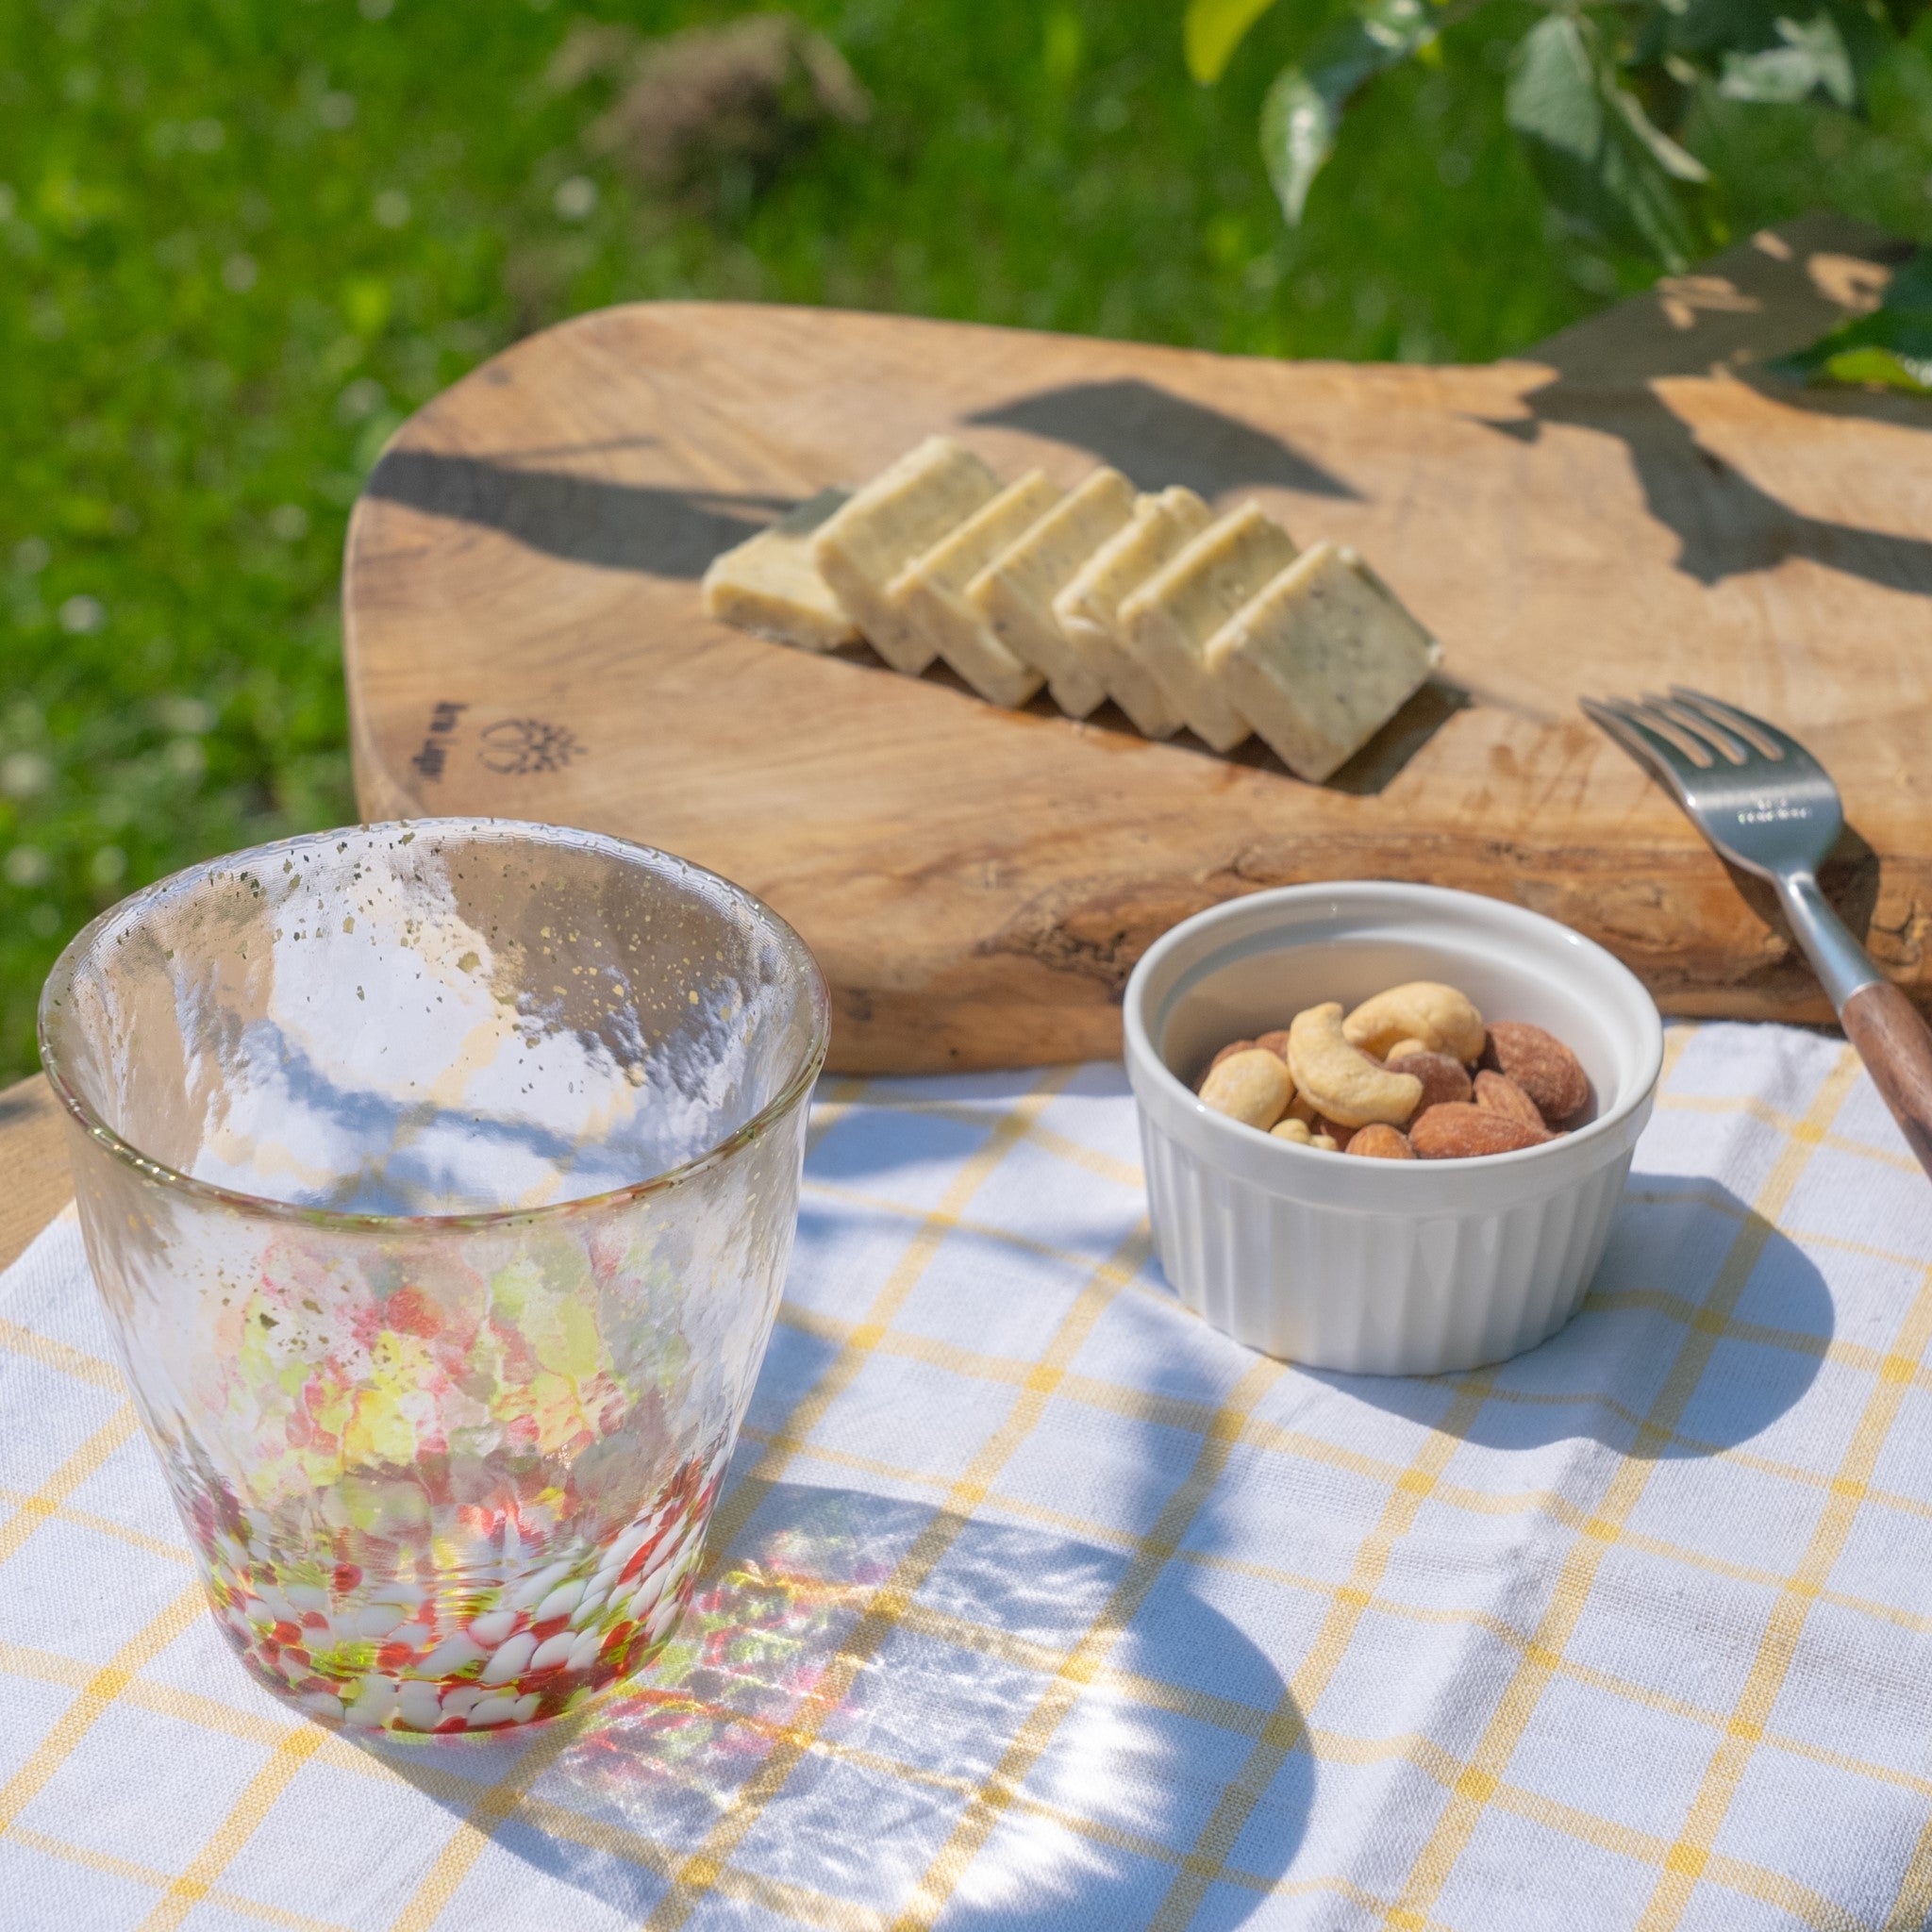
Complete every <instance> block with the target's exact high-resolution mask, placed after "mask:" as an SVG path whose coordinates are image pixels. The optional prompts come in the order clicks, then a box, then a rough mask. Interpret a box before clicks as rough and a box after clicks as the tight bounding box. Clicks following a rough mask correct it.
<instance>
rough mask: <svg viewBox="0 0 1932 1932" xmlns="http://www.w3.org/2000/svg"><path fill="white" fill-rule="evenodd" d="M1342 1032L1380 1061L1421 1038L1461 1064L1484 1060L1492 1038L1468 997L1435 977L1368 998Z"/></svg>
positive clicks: (1345, 1023) (1346, 1022) (1426, 1044)
mask: <svg viewBox="0 0 1932 1932" xmlns="http://www.w3.org/2000/svg"><path fill="white" fill-rule="evenodd" d="M1341 1031H1342V1037H1343V1038H1344V1039H1345V1040H1346V1041H1348V1043H1349V1044H1350V1045H1351V1046H1358V1047H1360V1048H1361V1050H1362V1051H1363V1052H1364V1053H1372V1054H1374V1055H1376V1056H1378V1057H1380V1056H1385V1055H1386V1054H1387V1053H1388V1052H1389V1050H1390V1049H1391V1047H1393V1046H1395V1045H1396V1044H1397V1043H1398V1042H1400V1041H1405V1040H1419V1041H1422V1043H1423V1044H1424V1046H1426V1047H1428V1048H1430V1049H1431V1050H1432V1051H1434V1052H1436V1053H1446V1054H1453V1055H1454V1056H1455V1057H1456V1058H1457V1059H1459V1060H1473V1059H1478V1058H1481V1056H1482V1050H1483V1041H1484V1040H1485V1038H1486V1037H1487V1034H1486V1029H1485V1028H1484V1025H1483V1016H1482V1015H1481V1014H1480V1013H1479V1012H1477V1011H1476V1009H1475V1008H1474V1005H1473V1004H1472V1003H1471V1001H1470V999H1469V997H1468V995H1467V994H1465V993H1461V992H1458V991H1457V990H1456V988H1454V987H1453V986H1444V985H1442V984H1441V982H1440V981H1439V980H1434V979H1412V980H1410V981H1409V982H1408V984H1407V986H1391V988H1390V989H1389V991H1387V992H1378V993H1377V994H1376V995H1375V996H1374V999H1369V1000H1364V1001H1363V1002H1362V1003H1361V1005H1360V1006H1358V1007H1357V1008H1356V1009H1355V1011H1354V1012H1352V1013H1351V1014H1350V1015H1349V1016H1348V1018H1347V1020H1346V1021H1345V1022H1344V1023H1343V1024H1342V1028H1341ZM1297 1077H1299V1076H1297ZM1337 1118H1338V1119H1339V1118H1340V1116H1339V1115H1338V1116H1337Z"/></svg>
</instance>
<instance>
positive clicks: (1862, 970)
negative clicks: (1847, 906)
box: [1772, 872, 1884, 1013]
mask: <svg viewBox="0 0 1932 1932" xmlns="http://www.w3.org/2000/svg"><path fill="white" fill-rule="evenodd" d="M1772 883H1773V884H1774V886H1776V888H1777V896H1778V901H1779V903H1780V904H1781V905H1782V906H1783V907H1784V908H1785V917H1786V918H1787V919H1788V920H1790V923H1791V930H1792V932H1794V933H1795V934H1796V935H1797V939H1798V943H1799V944H1800V945H1801V946H1803V947H1804V949H1805V957H1806V958H1807V959H1809V960H1810V962H1811V967H1812V971H1813V972H1815V973H1816V974H1818V978H1819V982H1820V984H1821V985H1822V986H1823V987H1824V991H1825V992H1826V994H1827V995H1828V996H1829V998H1830V1000H1831V1004H1832V1009H1833V1011H1835V1012H1840V1013H1841V1012H1843V1011H1844V1006H1845V1002H1846V1001H1847V1000H1848V999H1850V998H1851V996H1852V995H1853V994H1854V993H1855V992H1857V990H1858V989H1859V988H1860V987H1861V986H1872V985H1874V984H1875V983H1876V982H1877V981H1878V980H1880V979H1882V978H1883V977H1884V975H1883V974H1881V973H1880V972H1879V971H1878V969H1877V967H1875V966H1874V965H1873V963H1872V959H1871V956H1870V955H1869V954H1868V953H1867V952H1866V951H1865V949H1864V947H1863V946H1861V945H1860V944H1859V943H1858V942H1857V940H1856V939H1854V938H1853V937H1852V934H1851V930H1850V928H1849V927H1848V926H1847V925H1846V924H1845V923H1844V921H1843V920H1841V919H1840V917H1839V916H1838V914H1837V913H1836V912H1834V911H1833V910H1832V909H1831V907H1830V904H1829V903H1828V902H1827V901H1826V899H1825V896H1824V892H1822V891H1820V890H1819V886H1818V880H1817V877H1816V876H1815V875H1814V874H1811V873H1808V872H1800V873H1786V874H1780V875H1779V876H1777V877H1775V878H1774V879H1773V881H1772Z"/></svg>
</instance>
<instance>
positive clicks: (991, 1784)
mask: <svg viewBox="0 0 1932 1932" xmlns="http://www.w3.org/2000/svg"><path fill="white" fill-rule="evenodd" d="M1130 1569H1131V1562H1130V1559H1129V1558H1128V1557H1126V1556H1125V1555H1124V1554H1123V1553H1121V1552H1119V1551H1114V1550H1107V1549H1101V1548H1098V1547H1094V1546H1091V1545H1089V1544H1085V1543H1082V1542H1080V1541H1074V1540H1072V1539H1067V1538H1062V1537H1059V1536H1057V1535H1054V1534H1053V1533H1051V1532H1050V1531H1044V1530H1041V1529H1039V1528H1036V1527H1032V1526H1028V1525H1015V1524H1011V1523H1008V1522H1001V1521H990V1520H987V1519H984V1518H973V1517H961V1516H958V1515H951V1514H949V1513H947V1512H944V1511H941V1510H939V1509H936V1508H934V1507H931V1506H930V1505H928V1504H924V1503H921V1502H918V1501H916V1500H902V1499H898V1498H894V1497H891V1496H882V1495H877V1494H870V1493H865V1492H862V1491H854V1490H841V1489H822V1488H813V1487H809V1486H805V1485H793V1484H774V1485H773V1486H772V1487H771V1489H770V1490H769V1491H768V1492H767V1493H766V1494H765V1495H764V1496H763V1497H762V1499H761V1500H760V1501H759V1502H758V1507H757V1508H756V1509H755V1510H754V1512H753V1514H752V1515H751V1517H750V1519H749V1521H748V1522H747V1524H746V1525H745V1527H744V1529H743V1530H742V1531H741V1533H740V1535H739V1536H738V1538H737V1540H736V1543H735V1546H734V1550H733V1553H732V1556H731V1557H730V1559H729V1560H728V1562H727V1564H726V1565H725V1566H724V1574H722V1575H719V1576H717V1577H715V1578H713V1579H710V1580H708V1582H707V1584H706V1585H705V1587H704V1588H703V1589H702V1590H701V1591H700V1592H699V1595H698V1598H697V1600H696V1601H695V1603H694V1604H693V1607H692V1608H691V1611H690V1612H689V1613H688V1614H687V1616H686V1619H685V1621H684V1624H682V1626H681V1627H680V1630H679V1632H678V1635H677V1638H676V1640H675V1641H674V1644H673V1646H672V1647H671V1649H670V1650H669V1651H668V1652H667V1653H666V1654H665V1656H664V1657H663V1658H662V1659H661V1660H660V1661H659V1663H658V1666H657V1667H655V1668H654V1669H653V1670H651V1671H649V1672H647V1673H645V1674H643V1675H641V1677H640V1678H639V1679H638V1680H637V1681H636V1683H635V1685H634V1686H633V1687H632V1688H631V1690H630V1691H628V1692H627V1693H626V1694H625V1695H623V1696H621V1697H619V1698H616V1699H614V1700H612V1701H610V1702H608V1703H607V1704H605V1705H604V1706H603V1707H600V1709H599V1710H598V1711H597V1713H596V1714H595V1715H594V1716H593V1717H592V1718H591V1719H590V1720H589V1721H588V1722H587V1723H585V1724H583V1725H581V1726H580V1727H576V1728H575V1730H574V1731H572V1732H570V1733H568V1734H566V1733H565V1732H563V1731H562V1730H560V1729H559V1730H558V1731H553V1732H550V1733H548V1734H547V1735H541V1736H539V1737H537V1738H534V1739H531V1740H527V1741H520V1742H515V1743H511V1742H504V1743H491V1742H483V1741H479V1742H476V1743H473V1744H464V1743H458V1744H457V1745H456V1746H455V1747H454V1749H450V1748H445V1747H444V1746H442V1745H438V1744H423V1745H416V1746H398V1745H394V1744H391V1743H387V1742H372V1741H366V1740H358V1742H360V1743H361V1748H364V1749H367V1750H370V1751H372V1752H373V1753H375V1755H377V1756H379V1757H381V1758H382V1759H383V1761H384V1762H385V1763H386V1764H388V1765H390V1766H391V1767H392V1768H393V1769H394V1770H395V1771H396V1772H397V1773H398V1774H399V1775H401V1776H403V1777H405V1778H407V1779H408V1780H409V1781H410V1782H411V1783H412V1784H415V1785H416V1786H417V1787H418V1789H420V1790H425V1792H426V1793H427V1794H428V1795H430V1796H431V1797H433V1798H435V1799H436V1800H437V1801H438V1802H439V1803H440V1804H442V1805H443V1806H444V1807H446V1808H448V1809H450V1810H452V1811H454V1812H456V1813H458V1815H461V1816H464V1817H471V1818H474V1819H475V1821H476V1823H477V1824H479V1825H482V1826H484V1827H486V1828H488V1827H489V1826H490V1825H491V1824H494V1830H493V1836H494V1837H495V1839H496V1840H497V1842H498V1843H499V1844H500V1845H501V1846H503V1847H504V1848H505V1849H507V1850H510V1851H512V1852H514V1853H515V1855H516V1856H518V1857H521V1858H523V1859H525V1860H527V1861H528V1862H529V1863H530V1864H532V1865H533V1866H535V1867H537V1868H538V1869H540V1870H541V1871H543V1872H544V1873H546V1874H548V1875H550V1876H551V1877H553V1878H558V1879H561V1880H564V1881H566V1882H568V1883H570V1884H572V1885H575V1886H577V1887H579V1888H581V1889H582V1890H585V1891H586V1892H588V1893H591V1894H592V1895H593V1896H595V1897H596V1898H598V1899H599V1900H600V1901H601V1902H602V1903H604V1904H605V1905H607V1906H608V1907H612V1908H614V1909H615V1910H617V1911H620V1912H624V1913H628V1914H634V1915H636V1916H637V1917H639V1918H642V1917H644V1916H646V1915H649V1914H651V1913H652V1912H653V1911H654V1910H656V1909H660V1908H662V1907H664V1906H666V1905H667V1904H668V1905H671V1906H672V1907H673V1910H674V1915H675V1907H676V1906H678V1905H683V1906H685V1907H691V1906H696V1907H697V1921H698V1923H711V1922H712V1920H713V1918H714V1917H716V1918H718V1919H722V1920H726V1921H728V1922H729V1923H731V1924H738V1923H740V1917H739V1913H740V1911H741V1910H742V1909H744V1908H747V1907H749V1908H750V1913H749V1916H750V1918H751V1919H755V1920H757V1921H758V1923H771V1921H770V1919H768V1918H767V1916H766V1915H767V1914H775V1915H776V1916H777V1918H778V1919H779V1921H781V1922H783V1921H785V1920H790V1919H793V1918H796V1919H798V1920H801V1921H803V1922H804V1923H807V1924H814V1923H817V1924H823V1923H827V1920H826V1917H825V1914H826V1913H827V1911H828V1910H829V1911H831V1912H833V1913H835V1914H838V1912H839V1904H838V1903H835V1902H841V1903H842V1904H843V1905H844V1906H845V1907H847V1908H848V1909H849V1907H854V1906H856V1907H859V1917H861V1918H863V1917H865V1916H867V1915H868V1914H870V1913H877V1914H881V1915H883V1918H884V1920H886V1921H890V1920H891V1918H892V1917H893V1916H894V1915H895V1914H896V1913H898V1912H900V1911H909V1910H915V1909H916V1907H918V1905H919V1903H920V1900H921V1897H922V1892H921V1888H922V1886H924V1887H927V1888H929V1889H930V1893H931V1896H932V1903H931V1906H930V1907H929V1908H928V1913H927V1916H930V1913H931V1911H933V1910H936V1909H937V1906H938V1902H939V1900H941V1899H944V1900H945V1901H946V1907H945V1917H944V1923H945V1924H946V1925H947V1926H948V1927H958V1926H965V1927H971V1926H979V1925H984V1926H988V1927H991V1926H994V1925H997V1926H999V1927H1001V1928H1003V1932H1024V1928H1026V1927H1029V1926H1040V1927H1044V1926H1046V1925H1048V1924H1052V1925H1054V1926H1056V1927H1065V1926H1074V1925H1078V1926H1088V1925H1091V1926H1094V1927H1096V1928H1097V1927H1102V1926H1108V1925H1112V1924H1142V1923H1145V1922H1146V1921H1147V1920H1148V1919H1149V1918H1150V1917H1151V1916H1152V1915H1153V1913H1154V1911H1155V1909H1156V1908H1157V1907H1158V1906H1159V1904H1160V1902H1161V1901H1162V1899H1163V1898H1164V1897H1166V1896H1167V1895H1168V1894H1169V1893H1170V1892H1171V1891H1172V1890H1174V1889H1176V1888H1191V1892H1190V1898H1191V1900H1197V1899H1198V1898H1199V1896H1200V1894H1201V1893H1202V1892H1203V1891H1205V1890H1208V1882H1209V1881H1208V1879H1207V1878H1206V1877H1204V1876H1202V1875H1200V1874H1191V1873H1190V1872H1188V1871H1187V1870H1186V1869H1185V1868H1184V1867H1183V1866H1182V1859H1183V1858H1184V1857H1187V1855H1189V1854H1190V1853H1191V1852H1193V1851H1194V1850H1195V1848H1196V1846H1197V1845H1200V1844H1202V1843H1203V1842H1204V1835H1205V1841H1207V1842H1213V1843H1215V1844H1217V1846H1219V1845H1231V1844H1232V1843H1233V1841H1234V1840H1235V1838H1236V1836H1237V1834H1239V1836H1240V1846H1239V1851H1240V1854H1241V1856H1240V1858H1239V1859H1229V1860H1228V1861H1227V1863H1226V1864H1225V1865H1224V1867H1223V1869H1222V1871H1221V1873H1220V1874H1219V1876H1218V1877H1217V1878H1215V1879H1214V1880H1213V1881H1212V1889H1213V1890H1214V1892H1215V1900H1214V1905H1213V1916H1214V1919H1215V1923H1216V1924H1238V1923H1239V1922H1240V1921H1241V1919H1242V1918H1245V1917H1246V1916H1247V1914H1248V1911H1249V1910H1250V1909H1251V1908H1252V1907H1255V1906H1258V1905H1259V1904H1260V1903H1261V1901H1262V1898H1263V1895H1264V1893H1265V1890H1266V1888H1267V1886H1268V1885H1269V1884H1270V1883H1272V1882H1273V1881H1274V1879H1276V1878H1278V1877H1279V1876H1280V1875H1281V1874H1282V1873H1283V1872H1284V1871H1285V1870H1286V1869H1287V1866H1288V1863H1289V1861H1290V1859H1291V1857H1293V1855H1294V1852H1295V1849H1296V1847H1297V1845H1298V1844H1299V1842H1300V1840H1301V1838H1302V1834H1303V1830H1304V1827H1305V1824H1306V1822H1307V1812H1308V1807H1309V1803H1310V1800H1311V1797H1312V1792H1313V1783H1314V1775H1315V1771H1314V1765H1313V1762H1312V1759H1311V1758H1310V1757H1309V1756H1308V1755H1307V1750H1306V1747H1305V1746H1304V1748H1302V1749H1301V1750H1300V1751H1299V1752H1296V1751H1295V1750H1294V1749H1293V1745H1294V1742H1295V1741H1296V1740H1297V1738H1298V1737H1299V1735H1300V1728H1301V1727H1300V1721H1299V1717H1298V1715H1297V1714H1296V1713H1295V1712H1294V1709H1293V1706H1292V1704H1291V1700H1290V1698H1289V1695H1288V1692H1287V1690H1286V1688H1285V1686H1284V1685H1283V1683H1282V1681H1281V1678H1280V1675H1279V1674H1278V1673H1277V1672H1276V1671H1275V1669H1274V1666H1273V1665H1272V1664H1271V1663H1270V1662H1269V1661H1268V1659H1267V1658H1266V1657H1263V1656H1262V1655H1261V1653H1260V1652H1259V1651H1258V1650H1257V1648H1256V1646H1255V1645H1254V1643H1252V1642H1251V1641H1249V1639H1248V1638H1247V1637H1246V1636H1244V1635H1243V1634H1242V1633H1241V1631H1240V1630H1239V1629H1237V1628H1236V1627H1235V1626H1234V1625H1233V1624H1231V1623H1229V1622H1228V1621H1227V1620H1226V1619H1225V1618H1224V1617H1223V1616H1222V1615H1221V1614H1220V1613H1219V1612H1218V1611H1216V1610H1214V1609H1213V1608H1212V1607H1210V1606H1209V1605H1208V1604H1207V1603H1205V1602H1203V1601H1201V1600H1200V1599H1199V1598H1193V1599H1191V1607H1190V1609H1189V1612H1188V1614H1186V1615H1176V1614H1174V1612H1173V1610H1172V1608H1171V1607H1170V1608H1169V1609H1168V1610H1167V1611H1166V1612H1165V1613H1163V1614H1160V1615H1157V1616H1152V1617H1147V1618H1137V1617H1133V1616H1129V1617H1128V1619H1127V1623H1126V1627H1124V1628H1111V1627H1109V1626H1108V1618H1107V1610H1108V1606H1109V1605H1110V1604H1113V1605H1118V1603H1119V1602H1120V1599H1121V1592H1122V1586H1123V1582H1124V1578H1125V1576H1126V1574H1127V1573H1128V1572H1129V1571H1130ZM1150 1580H1151V1579H1150ZM1204 1673H1206V1674H1208V1676H1210V1677H1211V1679H1212V1680H1213V1681H1214V1682H1215V1683H1216V1684H1217V1685H1219V1686H1220V1687H1221V1688H1220V1691H1219V1692H1218V1693H1217V1692H1216V1691H1210V1690H1205V1689H1203V1688H1202V1678H1203V1674H1204ZM1264 1732H1265V1733H1266V1737H1265V1738H1264V1735H1263V1734H1264ZM1268 1740H1280V1741H1281V1743H1282V1744H1283V1745H1284V1746H1285V1748H1281V1749H1279V1750H1271V1749H1270V1746H1269V1742H1268ZM1257 1743H1258V1744H1259V1746H1260V1749H1261V1752H1262V1754H1263V1755H1264V1756H1265V1757H1267V1759H1268V1762H1267V1764H1266V1765H1265V1766H1263V1765H1260V1764H1258V1763H1257V1757H1256V1753H1257ZM1257 1772H1258V1773H1260V1775H1259V1776H1258V1778H1257ZM1257 1788H1259V1789H1260V1790H1261V1795H1260V1796H1259V1798H1258V1799H1257V1798H1256V1797H1255V1796H1254V1794H1253V1793H1254V1791H1255V1790H1256V1789H1257ZM513 1791H514V1792H519V1793H521V1796H520V1798H519V1801H518V1802H517V1803H516V1804H515V1806H514V1807H512V1806H511V1804H510V1802H509V1796H510V1794H511V1793H512V1792H513ZM497 1820H505V1821H507V1822H501V1823H497V1822H495V1821H497ZM1257 1847H1259V1848H1261V1850H1260V1852H1259V1854H1258V1855H1257V1850H1256V1848H1257ZM1257 1864H1259V1865H1262V1866H1264V1867H1265V1869H1258V1870H1257V1869H1255V1867H1256V1865H1257ZM1210 1869H1211V1865H1210ZM674 1891H681V1892H682V1893H683V1897H682V1898H681V1899H672V1898H670V1897H668V1896H667V1895H668V1894H670V1893H673V1892H674ZM1182 1916H1183V1917H1187V1916H1191V1911H1184V1912H1183V1914H1182Z"/></svg>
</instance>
